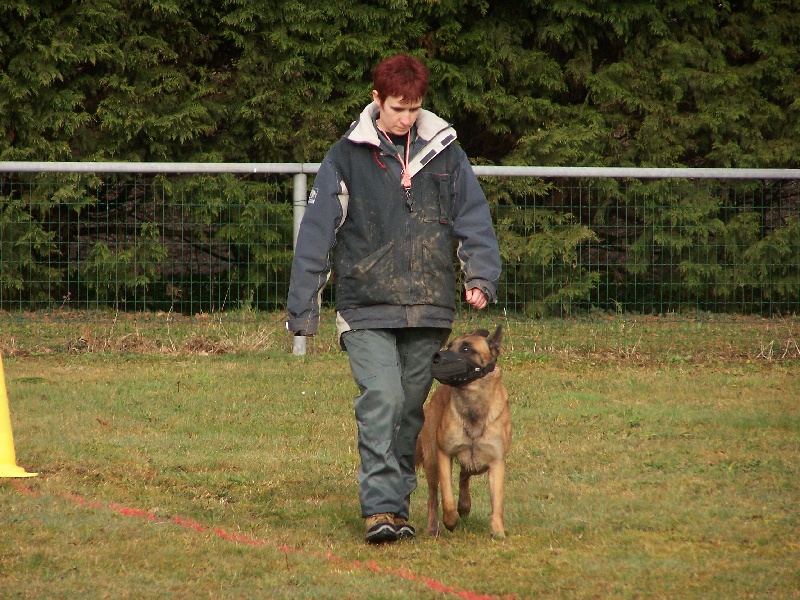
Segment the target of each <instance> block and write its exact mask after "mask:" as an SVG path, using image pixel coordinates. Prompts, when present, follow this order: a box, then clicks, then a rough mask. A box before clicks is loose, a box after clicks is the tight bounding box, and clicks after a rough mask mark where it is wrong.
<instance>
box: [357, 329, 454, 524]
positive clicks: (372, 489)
mask: <svg viewBox="0 0 800 600" xmlns="http://www.w3.org/2000/svg"><path fill="white" fill-rule="evenodd" d="M448 335H450V330H449V329H439V328H429V327H418V328H416V327H414V328H405V329H360V330H353V331H348V332H346V333H344V334H343V335H342V343H343V344H344V346H345V348H346V350H347V354H348V356H349V358H350V369H351V370H352V372H353V378H354V379H355V381H356V383H357V384H358V388H359V390H360V395H359V396H358V397H357V398H356V399H355V415H356V422H357V424H358V452H359V455H360V458H361V465H360V467H359V471H358V487H359V500H360V502H361V516H362V517H368V516H371V515H375V514H378V513H393V514H395V515H398V516H400V517H403V518H405V519H407V518H408V507H409V502H410V501H411V493H412V492H413V491H414V490H415V489H416V487H417V475H416V472H415V471H414V450H415V446H416V441H417V436H418V435H419V432H420V430H421V429H422V421H423V409H422V407H423V404H424V403H425V399H426V398H427V396H428V392H429V391H430V389H431V384H432V383H433V379H432V377H431V369H430V365H431V359H432V358H433V355H434V354H435V353H436V351H437V350H439V349H440V348H441V347H442V345H443V344H444V343H445V342H446V341H447V336H448Z"/></svg>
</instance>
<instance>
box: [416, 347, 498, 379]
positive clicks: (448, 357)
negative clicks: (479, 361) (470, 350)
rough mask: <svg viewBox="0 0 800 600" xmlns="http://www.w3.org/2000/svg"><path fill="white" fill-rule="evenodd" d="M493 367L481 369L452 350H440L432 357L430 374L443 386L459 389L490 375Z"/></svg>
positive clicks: (491, 365)
mask: <svg viewBox="0 0 800 600" xmlns="http://www.w3.org/2000/svg"><path fill="white" fill-rule="evenodd" d="M494 365H495V363H489V364H488V365H486V366H485V367H481V366H480V365H476V364H475V363H474V362H472V361H471V360H469V359H467V358H464V357H463V356H460V355H459V354H456V353H455V352H453V351H452V350H441V351H439V352H437V353H436V354H434V355H433V360H432V361H431V374H432V375H433V377H434V379H436V380H437V381H440V382H442V383H444V384H445V385H449V386H452V387H459V386H462V385H466V384H468V383H469V382H471V381H475V380H476V379H480V378H481V377H483V376H484V375H486V374H487V373H491V372H492V371H494Z"/></svg>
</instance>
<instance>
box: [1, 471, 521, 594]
mask: <svg viewBox="0 0 800 600" xmlns="http://www.w3.org/2000/svg"><path fill="white" fill-rule="evenodd" d="M13 485H14V488H15V489H16V490H17V491H18V492H20V493H22V494H27V495H30V496H34V497H37V498H38V497H40V496H41V493H40V492H38V491H36V490H33V489H31V488H30V487H28V486H27V485H24V484H22V483H20V482H19V481H14V482H13ZM66 498H67V499H68V500H70V501H71V502H74V503H75V504H77V505H78V506H81V507H83V508H94V509H109V510H112V511H114V512H116V513H117V514H119V515H122V516H123V517H134V518H137V519H143V520H145V521H150V522H151V523H172V524H173V525H178V526H180V527H184V528H186V529H191V530H192V531H196V532H198V533H210V534H213V535H215V536H217V537H218V538H220V539H223V540H226V541H229V542H235V543H240V544H245V545H248V546H252V547H254V548H260V547H264V546H274V547H275V548H276V549H278V550H279V551H281V552H284V553H286V554H306V555H310V556H312V557H315V558H319V559H323V560H327V561H328V562H332V563H334V564H335V565H338V566H341V567H343V568H346V569H350V570H356V569H366V570H369V571H372V572H373V573H377V574H379V575H390V576H392V577H399V578H401V579H405V580H407V581H412V582H414V583H418V584H421V585H424V586H426V587H428V588H430V589H432V590H434V591H437V592H441V593H443V594H448V595H451V596H456V597H458V598H463V599H464V600H498V598H499V597H498V596H489V595H486V594H479V593H477V592H471V591H468V590H459V589H457V588H455V587H452V586H449V585H446V584H444V583H441V582H439V581H436V580H435V579H431V578H429V577H421V576H419V575H414V574H413V573H411V572H410V571H406V570H405V569H393V568H391V567H382V566H381V565H379V564H378V563H376V562H375V561H369V562H368V563H363V562H361V561H359V560H345V559H342V558H341V557H339V556H336V555H335V554H333V553H332V552H330V551H329V552H328V553H327V554H325V555H320V554H318V553H316V552H307V551H304V550H298V549H297V548H292V547H290V546H288V545H286V544H284V543H274V542H270V541H269V540H263V539H260V538H254V537H250V536H247V535H243V534H240V533H231V532H229V531H226V530H225V529H223V528H222V527H213V528H212V527H208V526H207V525H203V524H202V523H198V522H197V521H192V520H190V519H186V518H184V517H180V516H174V517H172V518H167V517H159V516H158V515H156V514H153V513H151V512H148V511H146V510H142V509H139V508H131V507H128V506H123V505H121V504H117V503H115V502H107V503H103V502H99V501H97V500H86V499H85V498H84V497H83V496H80V495H78V494H67V495H66ZM515 598H516V596H514V595H513V594H510V595H506V596H503V600H515Z"/></svg>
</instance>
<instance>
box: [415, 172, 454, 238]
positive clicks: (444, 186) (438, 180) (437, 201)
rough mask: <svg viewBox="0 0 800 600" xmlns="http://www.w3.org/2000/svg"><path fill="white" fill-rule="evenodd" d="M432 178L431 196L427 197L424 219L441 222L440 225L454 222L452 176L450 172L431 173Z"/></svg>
mask: <svg viewBox="0 0 800 600" xmlns="http://www.w3.org/2000/svg"><path fill="white" fill-rule="evenodd" d="M429 177H430V178H431V180H432V185H431V187H430V188H429V189H430V192H429V194H430V196H429V197H428V198H426V199H425V208H424V210H423V217H422V219H423V221H425V222H428V223H437V222H438V223H439V224H440V225H448V226H449V225H452V224H453V193H452V185H451V181H452V177H451V176H450V174H449V173H431V174H430V175H429Z"/></svg>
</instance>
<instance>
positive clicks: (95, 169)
mask: <svg viewBox="0 0 800 600" xmlns="http://www.w3.org/2000/svg"><path fill="white" fill-rule="evenodd" d="M319 165H320V163H169V162H36V161H5V162H2V161H0V173H239V174H246V173H251V174H257V173H286V174H298V173H302V174H314V173H316V172H317V171H318V170H319ZM472 170H473V171H474V172H475V174H476V175H480V176H484V177H574V178H602V177H611V178H623V179H681V178H685V179H800V169H689V168H671V167H659V168H650V167H524V166H473V167H472Z"/></svg>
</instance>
